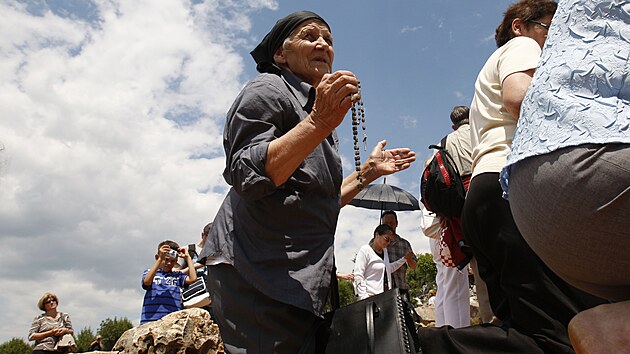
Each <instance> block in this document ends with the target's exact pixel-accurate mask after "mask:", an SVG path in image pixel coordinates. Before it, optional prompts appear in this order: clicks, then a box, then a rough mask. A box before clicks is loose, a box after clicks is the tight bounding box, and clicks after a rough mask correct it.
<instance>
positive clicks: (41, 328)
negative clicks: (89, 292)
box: [28, 293, 74, 354]
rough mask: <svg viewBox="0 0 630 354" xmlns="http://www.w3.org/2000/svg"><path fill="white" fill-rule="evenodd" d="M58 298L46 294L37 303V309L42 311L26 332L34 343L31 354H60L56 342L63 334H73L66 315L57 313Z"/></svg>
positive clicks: (70, 323)
mask: <svg viewBox="0 0 630 354" xmlns="http://www.w3.org/2000/svg"><path fill="white" fill-rule="evenodd" d="M57 306H59V298H57V295H55V294H51V293H46V294H44V296H42V297H41V298H40V299H39V301H38V302H37V307H39V309H40V310H42V311H44V313H42V314H41V315H39V316H37V317H35V319H34V320H33V323H32V324H31V329H30V330H29V332H28V339H29V340H32V341H35V347H34V348H33V354H47V353H62V352H63V351H61V350H57V347H56V345H57V342H58V341H59V339H60V338H61V337H62V336H63V335H65V334H71V335H72V334H74V330H73V329H72V322H71V321H70V316H68V314H67V313H63V312H59V311H57Z"/></svg>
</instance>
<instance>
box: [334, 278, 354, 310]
mask: <svg viewBox="0 0 630 354" xmlns="http://www.w3.org/2000/svg"><path fill="white" fill-rule="evenodd" d="M357 299H358V298H357V296H356V295H354V288H353V286H352V282H351V281H350V280H343V279H339V306H346V305H350V304H351V303H353V302H356V301H357Z"/></svg>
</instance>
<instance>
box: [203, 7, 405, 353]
mask: <svg viewBox="0 0 630 354" xmlns="http://www.w3.org/2000/svg"><path fill="white" fill-rule="evenodd" d="M251 54H252V56H253V58H254V60H255V61H256V63H257V69H258V71H259V72H260V73H261V74H260V75H259V76H258V77H256V78H255V79H253V80H252V81H250V82H249V83H248V84H247V85H246V86H245V87H244V88H243V90H242V91H241V93H240V94H239V95H238V97H237V98H236V100H235V101H234V103H233V105H232V107H231V109H230V110H229V112H228V114H227V119H226V125H225V130H224V135H223V145H224V149H225V154H226V167H225V170H224V172H223V176H224V178H225V180H226V182H227V183H228V184H230V185H231V186H232V188H231V189H230V191H229V193H228V195H227V196H226V198H225V200H224V201H223V204H222V206H221V207H220V209H219V211H218V213H217V215H216V217H215V220H214V223H213V228H212V231H211V233H210V235H209V237H208V240H207V242H206V244H205V246H204V248H203V250H202V252H201V254H200V257H201V258H203V257H207V258H206V259H207V265H209V267H208V268H209V276H208V285H209V286H208V288H209V289H211V292H212V297H213V303H214V306H215V308H214V311H215V315H216V317H217V322H218V324H219V327H220V330H221V336H222V337H223V341H224V343H225V347H226V351H227V352H230V353H246V352H253V353H272V352H273V353H297V352H298V351H300V350H301V346H302V343H303V342H308V340H309V339H310V338H309V337H310V336H312V333H311V332H312V331H310V329H312V328H313V327H314V325H315V324H316V323H317V322H318V321H320V318H321V316H322V314H323V310H324V304H325V302H326V297H327V294H328V292H329V289H330V283H331V279H332V275H333V273H332V272H333V242H334V234H335V228H336V226H337V218H338V216H339V211H340V208H341V207H342V206H343V205H345V204H346V203H348V202H349V201H350V200H351V199H352V198H353V197H354V196H355V195H356V194H357V193H358V192H359V189H360V188H361V187H362V186H364V185H367V184H369V183H370V182H372V181H374V180H375V179H377V178H379V177H381V176H383V175H387V174H391V173H394V172H398V171H402V170H405V169H407V168H408V167H409V165H410V163H412V162H413V161H414V160H415V153H414V152H413V151H411V150H410V149H407V148H397V149H388V150H384V147H385V144H386V141H385V140H383V141H380V142H378V143H377V144H376V146H375V147H374V149H373V151H372V152H371V154H370V156H369V157H368V159H367V161H366V162H365V163H363V164H359V168H358V171H355V172H352V174H350V175H349V176H348V177H346V178H345V179H344V178H343V177H342V176H343V175H342V166H341V158H340V156H339V153H338V144H339V141H338V139H337V134H336V133H335V128H336V127H337V126H338V125H339V124H340V123H341V122H342V121H343V119H344V116H345V115H346V113H347V111H348V110H349V109H350V107H351V106H352V103H353V101H357V100H358V99H359V88H358V80H357V78H356V77H355V75H354V74H353V73H352V72H350V71H346V70H340V71H334V72H333V70H332V65H333V60H334V54H335V52H334V50H333V35H332V32H331V30H330V26H329V25H328V23H326V21H324V19H323V18H321V17H320V16H318V15H317V14H315V13H313V12H309V11H300V12H296V13H293V14H290V15H288V16H286V17H285V18H283V19H281V20H279V21H278V22H277V23H276V24H275V26H274V27H273V28H272V29H271V31H270V32H269V33H268V34H267V35H266V36H265V37H264V39H263V40H262V41H261V43H260V44H259V45H258V46H257V47H256V48H255V49H254V50H253V51H252V52H251ZM303 350H304V352H306V353H309V352H313V351H314V350H315V349H314V348H309V349H306V348H304V349H303Z"/></svg>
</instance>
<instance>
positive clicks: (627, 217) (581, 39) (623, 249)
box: [502, 0, 630, 353]
mask: <svg viewBox="0 0 630 354" xmlns="http://www.w3.org/2000/svg"><path fill="white" fill-rule="evenodd" d="M552 23H553V25H552V26H551V29H550V30H549V37H548V39H547V42H546V47H545V48H544V50H543V54H542V58H541V65H540V67H539V68H538V69H537V70H536V74H535V75H534V79H533V82H532V85H531V87H530V89H529V91H528V93H527V95H526V97H525V99H524V101H523V105H522V108H521V116H520V119H519V121H518V129H517V132H516V135H515V138H514V141H513V145H512V152H511V155H510V157H509V159H508V168H506V169H504V171H503V177H502V179H503V182H504V185H507V186H509V200H510V206H511V209H512V213H513V215H514V219H515V221H516V223H517V225H518V228H519V230H520V231H521V233H522V234H523V237H524V238H525V239H526V240H527V242H528V243H529V244H530V246H531V247H532V249H533V250H534V251H535V252H536V253H537V254H538V255H539V256H540V257H541V259H542V260H543V261H544V262H545V263H546V264H547V265H548V266H549V267H550V268H551V269H552V270H553V271H554V272H556V273H557V274H558V275H559V276H560V277H562V278H563V279H565V280H566V281H567V282H569V283H571V284H572V285H574V286H576V287H578V288H581V289H583V290H585V291H587V292H590V293H592V294H594V295H597V296H600V297H603V298H606V299H610V300H612V301H618V303H615V304H610V305H602V306H599V307H596V308H594V309H591V310H587V311H584V312H582V313H580V314H579V315H577V316H576V317H575V318H574V319H573V321H572V322H571V324H570V325H569V333H570V335H571V341H572V343H573V345H574V347H575V349H576V351H577V352H580V350H585V351H589V352H590V350H593V349H596V350H597V351H598V352H607V353H613V352H622V351H624V350H627V342H626V346H625V347H624V349H623V350H621V349H620V348H621V347H622V346H623V343H622V341H623V340H624V338H627V337H628V333H630V326H629V325H628V323H629V322H628V321H627V319H628V318H630V301H629V300H630V272H629V271H628V269H630V257H628V254H627V251H628V249H630V145H629V144H630V76H629V66H630V64H629V62H630V43H629V42H630V1H625V0H621V1H620V0H616V1H601V0H600V1H596V0H563V1H561V2H560V4H559V6H558V11H557V12H556V15H555V17H554V19H553V22H552ZM508 180H509V184H507V182H508ZM507 186H504V187H505V188H506V189H507ZM609 329H610V330H609ZM613 329H614V330H613ZM611 335H612V336H613V337H611ZM614 336H617V337H614ZM625 340H626V341H627V339H625ZM594 344H596V348H592V347H590V346H592V345H594Z"/></svg>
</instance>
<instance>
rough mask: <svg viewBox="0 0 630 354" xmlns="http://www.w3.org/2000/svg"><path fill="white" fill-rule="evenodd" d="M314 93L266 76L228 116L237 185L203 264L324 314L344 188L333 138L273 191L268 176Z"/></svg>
mask: <svg viewBox="0 0 630 354" xmlns="http://www.w3.org/2000/svg"><path fill="white" fill-rule="evenodd" d="M314 100H315V89H314V88H313V87H312V86H311V85H309V84H307V83H305V82H303V81H301V80H300V79H299V78H297V77H296V76H294V75H293V74H292V73H290V72H289V71H287V70H283V71H282V76H278V75H275V74H261V75H260V76H258V77H257V78H255V79H254V80H252V81H251V82H249V83H248V84H247V85H246V86H245V88H244V89H243V90H242V91H241V93H240V94H239V96H238V97H237V98H236V100H235V102H234V104H233V105H232V108H231V109H230V111H229V112H228V115H227V121H226V126H225V131H224V135H223V145H224V149H225V154H226V168H225V171H224V172H223V176H224V178H225V180H226V182H227V183H228V184H230V185H232V188H231V189H230V191H229V193H228V195H227V197H226V198H225V200H224V201H223V204H222V206H221V208H220V209H219V211H218V213H217V215H216V218H215V220H214V224H213V228H212V231H211V232H210V235H208V238H207V240H206V244H205V246H204V248H203V250H202V252H201V254H200V257H201V258H203V257H206V256H208V257H209V259H210V260H211V259H212V258H217V257H219V258H220V259H223V260H225V261H227V262H228V263H232V264H233V266H234V267H235V268H236V269H237V270H238V271H239V273H240V274H241V275H242V276H243V277H244V278H245V279H246V280H247V281H248V282H249V283H250V284H251V285H252V286H254V287H255V288H257V289H258V290H260V291H261V292H262V293H264V294H266V295H267V296H269V297H271V298H273V299H276V300H278V301H281V302H284V303H287V304H290V305H293V306H296V307H299V308H302V309H305V310H307V311H311V312H313V313H315V314H317V315H321V314H322V313H323V307H324V304H325V301H326V296H327V294H328V290H329V287H330V280H331V272H332V264H333V238H334V233H335V229H336V226H337V218H338V215H339V210H340V207H341V206H340V189H341V183H342V180H343V175H342V167H341V159H340V157H339V154H338V152H337V149H338V139H337V135H336V133H335V132H334V131H333V133H332V134H331V135H330V136H328V138H327V139H325V140H324V141H323V142H322V143H321V144H319V145H318V146H317V147H316V148H315V150H314V151H313V152H312V153H311V154H310V155H309V156H308V157H307V158H306V159H305V160H304V161H303V162H302V164H300V165H299V166H298V168H297V169H296V171H295V172H294V173H293V174H292V175H291V177H290V178H289V179H288V180H287V181H286V182H285V183H284V184H283V185H281V186H279V187H275V185H274V183H273V182H272V181H271V179H270V178H269V177H268V176H266V174H265V162H266V155H267V148H268V146H269V143H270V142H271V141H273V140H274V139H276V138H278V137H280V136H282V135H284V134H286V133H287V132H288V131H289V130H291V129H292V128H293V127H295V126H296V125H297V124H298V123H299V122H300V121H301V120H302V119H304V118H305V117H306V116H307V115H308V114H309V113H310V111H311V108H312V106H313V102H314Z"/></svg>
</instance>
